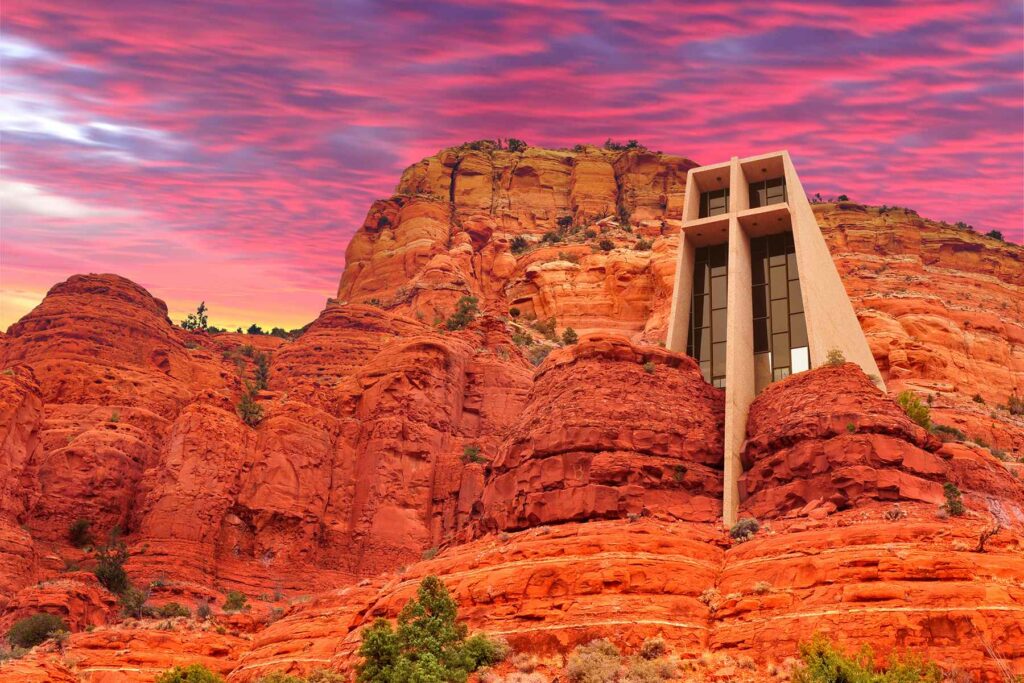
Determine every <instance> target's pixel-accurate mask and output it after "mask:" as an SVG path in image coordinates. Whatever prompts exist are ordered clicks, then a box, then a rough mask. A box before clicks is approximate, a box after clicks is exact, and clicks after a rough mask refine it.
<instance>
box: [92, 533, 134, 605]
mask: <svg viewBox="0 0 1024 683" xmlns="http://www.w3.org/2000/svg"><path fill="white" fill-rule="evenodd" d="M94 556H95V558H96V568H95V569H93V570H92V571H93V574H95V575H96V578H97V579H98V580H99V582H100V584H102V585H103V587H104V588H106V589H107V590H108V591H110V592H111V593H117V594H119V595H120V594H121V593H123V592H124V591H126V590H127V589H128V587H129V586H130V585H131V584H130V583H129V582H128V572H126V571H125V570H124V563H125V561H127V560H128V548H127V547H125V545H124V543H122V542H120V541H117V542H114V543H111V544H109V545H106V546H104V547H102V548H97V549H96V552H95V555H94Z"/></svg>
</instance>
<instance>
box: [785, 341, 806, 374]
mask: <svg viewBox="0 0 1024 683" xmlns="http://www.w3.org/2000/svg"><path fill="white" fill-rule="evenodd" d="M789 364H790V365H789V367H790V369H791V370H792V371H793V372H803V371H804V370H810V369H811V354H810V353H809V352H808V350H807V347H806V346H801V347H800V348H797V349H793V350H791V351H790V352H789Z"/></svg>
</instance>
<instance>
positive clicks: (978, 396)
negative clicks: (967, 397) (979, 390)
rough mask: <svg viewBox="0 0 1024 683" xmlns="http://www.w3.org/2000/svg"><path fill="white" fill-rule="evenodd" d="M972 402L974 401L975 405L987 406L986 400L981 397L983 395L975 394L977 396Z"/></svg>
mask: <svg viewBox="0 0 1024 683" xmlns="http://www.w3.org/2000/svg"><path fill="white" fill-rule="evenodd" d="M972 400H973V401H974V402H975V403H980V404H982V405H985V399H984V398H983V397H982V395H981V394H975V395H974V398H973V399H972Z"/></svg>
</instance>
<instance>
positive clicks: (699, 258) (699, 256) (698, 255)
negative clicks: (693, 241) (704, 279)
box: [693, 247, 708, 263]
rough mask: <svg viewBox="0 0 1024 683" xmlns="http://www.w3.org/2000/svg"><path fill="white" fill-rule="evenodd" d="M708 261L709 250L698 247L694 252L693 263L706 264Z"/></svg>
mask: <svg viewBox="0 0 1024 683" xmlns="http://www.w3.org/2000/svg"><path fill="white" fill-rule="evenodd" d="M707 260H708V248H707V247H697V248H696V249H694V250H693V261H694V263H704V262H706V261H707Z"/></svg>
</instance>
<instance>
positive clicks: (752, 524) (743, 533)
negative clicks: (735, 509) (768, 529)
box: [729, 517, 761, 541]
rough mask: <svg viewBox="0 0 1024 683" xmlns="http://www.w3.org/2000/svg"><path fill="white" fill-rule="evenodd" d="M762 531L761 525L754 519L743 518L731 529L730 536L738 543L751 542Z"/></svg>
mask: <svg viewBox="0 0 1024 683" xmlns="http://www.w3.org/2000/svg"><path fill="white" fill-rule="evenodd" d="M760 529H761V525H760V524H759V523H758V521H757V520H756V519H754V518H753V517H743V518H741V519H740V520H739V521H738V522H736V523H735V524H733V525H732V528H731V529H729V536H731V537H732V538H734V539H736V540H737V541H749V540H750V539H751V538H753V537H754V534H756V533H757V532H758V531H759V530H760Z"/></svg>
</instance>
